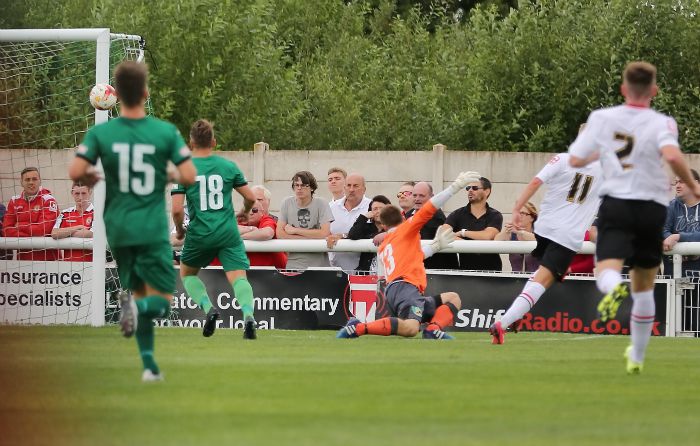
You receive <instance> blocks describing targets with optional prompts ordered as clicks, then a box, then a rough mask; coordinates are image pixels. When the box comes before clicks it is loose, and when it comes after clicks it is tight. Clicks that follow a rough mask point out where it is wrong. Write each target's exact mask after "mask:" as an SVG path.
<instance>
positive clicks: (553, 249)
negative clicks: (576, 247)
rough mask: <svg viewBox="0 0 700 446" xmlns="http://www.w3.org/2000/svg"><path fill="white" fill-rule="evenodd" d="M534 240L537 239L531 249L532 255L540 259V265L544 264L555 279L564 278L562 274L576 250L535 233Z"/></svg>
mask: <svg viewBox="0 0 700 446" xmlns="http://www.w3.org/2000/svg"><path fill="white" fill-rule="evenodd" d="M535 240H537V246H536V247H535V249H534V250H533V251H532V253H531V254H532V256H533V257H534V258H536V259H537V260H539V261H540V266H544V267H545V268H547V269H548V270H549V271H550V272H551V273H552V274H554V277H556V279H557V280H559V281H562V280H564V276H565V275H566V272H567V271H568V270H569V266H571V261H572V260H573V259H574V256H576V251H573V250H571V249H569V248H567V247H566V246H562V245H560V244H559V243H557V242H555V241H553V240H550V239H548V238H546V237H542V236H541V235H539V234H537V233H536V234H535Z"/></svg>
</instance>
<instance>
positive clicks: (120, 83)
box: [114, 60, 148, 107]
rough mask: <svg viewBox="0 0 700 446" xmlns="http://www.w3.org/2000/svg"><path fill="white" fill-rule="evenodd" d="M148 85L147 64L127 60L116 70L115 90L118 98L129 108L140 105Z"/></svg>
mask: <svg viewBox="0 0 700 446" xmlns="http://www.w3.org/2000/svg"><path fill="white" fill-rule="evenodd" d="M147 83H148V67H146V64H143V63H139V62H135V61H133V60H126V61H124V62H122V63H120V64H119V65H117V68H115V69H114V88H115V90H117V97H118V98H119V100H120V101H121V103H122V104H124V105H126V106H127V107H134V106H136V105H139V104H140V103H141V101H142V100H143V92H144V91H146V85H147Z"/></svg>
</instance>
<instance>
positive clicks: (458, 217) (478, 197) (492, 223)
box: [446, 177, 503, 271]
mask: <svg viewBox="0 0 700 446" xmlns="http://www.w3.org/2000/svg"><path fill="white" fill-rule="evenodd" d="M466 190H467V199H468V200H469V204H468V205H466V206H464V207H461V208H459V209H457V210H455V211H454V212H452V213H451V214H450V215H449V217H447V221H446V223H447V224H448V225H450V226H452V229H453V230H454V231H455V235H456V236H457V237H460V238H462V239H464V240H493V239H494V238H496V235H498V233H499V232H501V227H502V226H503V214H501V213H500V212H498V211H497V210H496V209H494V208H492V207H491V206H489V204H488V202H487V200H488V198H489V196H490V195H491V181H489V180H488V178H485V177H481V178H479V181H474V182H472V183H469V184H468V185H467V187H466ZM502 267H503V265H502V263H501V257H500V256H499V255H498V254H479V253H474V254H472V253H460V254H459V269H463V270H486V271H501V269H502Z"/></svg>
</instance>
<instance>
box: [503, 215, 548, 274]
mask: <svg viewBox="0 0 700 446" xmlns="http://www.w3.org/2000/svg"><path fill="white" fill-rule="evenodd" d="M536 220H537V206H535V205H534V204H533V203H532V202H530V201H528V202H527V203H526V204H525V205H524V206H523V207H521V208H520V222H521V224H520V226H519V227H515V226H514V225H513V223H512V221H511V222H510V223H506V224H505V225H503V229H502V230H501V232H499V233H498V234H497V235H496V238H495V239H494V240H501V241H503V240H512V241H514V240H526V241H534V240H535V234H534V232H533V231H534V225H535V221H536ZM508 259H509V260H510V266H511V268H512V269H513V272H520V273H531V272H533V271H536V270H537V268H538V267H539V266H540V262H539V261H538V260H537V259H536V258H535V257H533V256H532V254H509V255H508Z"/></svg>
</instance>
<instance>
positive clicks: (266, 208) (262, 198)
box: [251, 186, 277, 223]
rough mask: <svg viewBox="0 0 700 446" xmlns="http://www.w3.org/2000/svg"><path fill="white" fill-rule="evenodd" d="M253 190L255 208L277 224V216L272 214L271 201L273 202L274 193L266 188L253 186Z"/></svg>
mask: <svg viewBox="0 0 700 446" xmlns="http://www.w3.org/2000/svg"><path fill="white" fill-rule="evenodd" d="M251 190H252V191H253V193H254V194H255V207H256V208H258V209H259V210H260V212H262V213H263V214H264V215H267V216H269V217H270V218H272V219H273V220H275V223H277V216H276V215H272V214H270V200H272V192H270V191H269V190H268V189H267V188H266V187H265V186H253V187H251Z"/></svg>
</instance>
